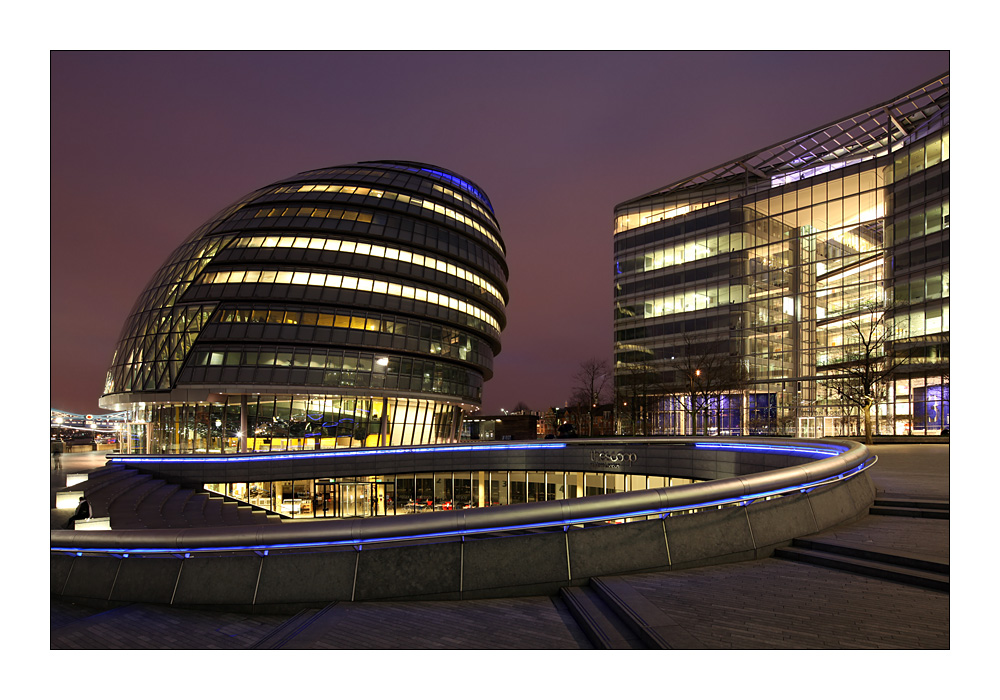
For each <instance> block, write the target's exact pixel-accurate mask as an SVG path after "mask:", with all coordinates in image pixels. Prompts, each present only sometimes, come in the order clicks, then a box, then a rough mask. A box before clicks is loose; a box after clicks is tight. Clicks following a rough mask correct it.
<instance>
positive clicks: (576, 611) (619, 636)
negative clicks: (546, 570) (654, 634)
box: [559, 586, 646, 649]
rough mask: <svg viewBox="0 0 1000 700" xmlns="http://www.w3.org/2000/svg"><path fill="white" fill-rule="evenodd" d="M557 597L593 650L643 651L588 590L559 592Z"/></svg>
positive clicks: (629, 631)
mask: <svg viewBox="0 0 1000 700" xmlns="http://www.w3.org/2000/svg"><path fill="white" fill-rule="evenodd" d="M559 597H560V598H561V599H562V600H563V602H564V603H566V607H567V608H569V611H570V613H571V614H572V615H573V619H574V620H576V622H577V624H578V625H580V629H582V630H583V633H584V634H586V635H587V638H588V639H589V640H590V641H591V643H592V644H593V645H594V647H595V648H597V649H645V648H646V645H645V644H643V643H642V640H640V639H639V637H638V635H636V633H635V632H633V631H632V629H631V628H630V627H629V626H628V625H627V624H625V621H624V620H622V619H621V618H620V617H618V615H616V614H615V612H614V611H613V610H612V609H611V608H610V607H609V606H608V604H607V603H605V602H604V600H603V599H602V598H601V597H600V596H599V595H597V592H596V591H594V590H593V589H592V588H590V587H589V586H574V587H571V588H562V589H560V590H559Z"/></svg>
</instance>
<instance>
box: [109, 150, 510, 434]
mask: <svg viewBox="0 0 1000 700" xmlns="http://www.w3.org/2000/svg"><path fill="white" fill-rule="evenodd" d="M507 276H508V271H507V265H506V262H505V248H504V243H503V239H502V238H501V235H500V226H499V224H498V222H497V219H496V216H495V214H494V212H493V207H492V205H491V203H490V200H489V198H488V197H487V196H486V194H485V193H484V192H483V190H482V189H481V188H480V187H478V186H477V185H476V184H474V183H473V182H472V181H470V180H468V179H467V178H464V177H462V176H460V175H458V174H456V173H454V172H451V171H448V170H445V169H443V168H438V167H435V166H431V165H427V164H423V163H414V162H408V161H376V162H363V163H357V164H355V165H347V166H338V167H333V168H324V169H320V170H311V171H307V172H303V173H300V174H298V175H295V176H294V177H290V178H287V179H284V180H281V181H279V182H276V183H274V184H271V185H268V186H266V187H263V188H261V189H259V190H257V191H255V192H252V193H250V194H249V195H247V196H246V197H243V198H242V199H240V200H239V201H237V202H236V203H234V204H232V205H231V206H229V207H227V208H226V209H224V210H223V211H222V212H220V213H219V214H218V215H216V216H215V217H213V218H212V219H210V220H209V221H208V222H207V223H205V224H204V225H202V226H201V227H200V228H199V229H197V230H196V231H195V232H194V233H193V234H191V236H190V237H188V239H187V240H186V241H185V242H184V243H182V244H181V245H180V247H178V248H177V250H175V251H174V253H173V254H172V255H171V256H170V257H169V258H168V259H167V261H166V262H165V263H164V264H163V265H162V267H160V269H159V270H158V271H157V272H156V274H155V275H154V276H153V279H152V280H151V281H150V282H149V284H148V285H147V287H146V289H145V290H144V291H143V292H142V294H141V295H140V296H139V298H138V300H137V301H136V303H135V306H134V307H133V309H132V311H131V312H130V314H129V316H128V319H127V320H126V322H125V325H124V328H123V330H122V333H121V337H120V338H119V340H118V343H117V346H116V348H115V352H114V356H113V358H112V360H111V366H110V369H109V370H108V374H107V380H106V383H105V388H104V393H103V396H102V397H101V400H100V405H101V407H102V408H105V409H107V410H113V411H121V410H126V411H129V416H130V421H129V423H130V426H129V434H130V440H129V441H128V443H129V444H128V445H127V446H124V447H125V449H126V450H128V451H130V452H149V453H188V452H206V453H211V452H219V453H229V452H236V451H274V450H279V451H280V450H302V449H326V448H333V447H360V446H379V445H401V444H426V443H438V442H448V441H452V440H454V439H455V438H456V437H457V435H458V434H459V429H460V425H461V420H462V416H463V414H465V413H468V412H471V411H475V410H478V408H479V405H480V402H481V397H482V385H483V382H484V381H485V380H486V379H489V378H490V377H491V376H492V367H493V357H494V355H496V354H497V353H498V352H499V351H500V332H501V331H502V330H503V328H504V325H505V323H506V318H505V315H504V307H505V305H506V303H507V300H508V295H507Z"/></svg>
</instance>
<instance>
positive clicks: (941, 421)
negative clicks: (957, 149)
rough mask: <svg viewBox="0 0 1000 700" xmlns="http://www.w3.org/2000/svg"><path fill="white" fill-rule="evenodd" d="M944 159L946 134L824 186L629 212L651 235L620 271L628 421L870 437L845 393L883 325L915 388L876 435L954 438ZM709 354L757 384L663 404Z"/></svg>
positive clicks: (888, 398) (802, 183) (849, 169)
mask: <svg viewBox="0 0 1000 700" xmlns="http://www.w3.org/2000/svg"><path fill="white" fill-rule="evenodd" d="M948 159H949V138H948V131H947V130H944V131H943V132H940V133H935V134H932V135H930V136H929V137H927V138H925V139H923V140H919V141H916V142H914V143H912V144H910V145H908V146H906V147H901V148H900V149H899V150H897V151H896V152H895V153H890V154H888V155H882V156H879V157H872V158H869V159H867V160H862V161H859V162H854V163H853V164H848V165H846V166H843V167H839V168H838V169H833V170H830V171H829V172H825V173H820V174H817V175H814V176H813V177H808V178H803V179H798V180H794V181H788V180H790V179H791V178H786V179H785V180H784V181H783V184H776V183H777V180H775V181H772V182H771V185H772V186H770V187H767V186H757V188H756V191H754V187H752V186H751V187H744V186H742V185H741V186H734V187H732V189H731V190H730V191H728V192H727V191H725V190H722V189H714V190H711V191H708V192H704V193H701V194H686V193H683V192H681V193H676V194H672V195H669V196H666V197H663V198H661V199H660V200H659V203H652V204H643V205H642V206H641V207H638V206H637V207H636V210H635V212H634V213H633V212H632V211H631V210H625V211H624V213H622V214H621V215H620V216H619V224H618V225H619V228H620V229H621V232H622V233H624V232H626V231H628V230H629V228H631V227H632V226H645V225H651V226H653V227H654V228H653V229H652V230H651V231H649V232H648V233H647V234H630V235H631V238H628V239H625V240H626V242H625V243H624V246H625V247H624V249H623V250H622V251H621V252H620V253H619V256H618V258H617V260H616V269H615V273H616V298H617V311H616V333H615V340H616V365H617V367H618V371H617V373H618V376H617V383H618V385H619V393H620V399H626V400H627V399H631V400H632V408H626V407H624V405H623V406H622V407H621V408H620V409H619V410H621V411H622V413H623V415H624V416H626V418H627V420H623V421H621V422H622V423H623V424H624V423H629V422H630V423H633V424H637V425H633V430H635V431H636V432H648V433H653V434H712V435H716V434H755V433H757V434H780V435H802V436H811V437H817V436H823V435H839V434H845V433H849V434H854V435H857V434H863V427H862V426H861V420H860V413H859V409H858V408H857V406H854V405H852V404H851V402H850V401H849V400H848V399H846V398H845V394H844V392H842V391H838V390H837V386H838V381H843V377H845V376H846V374H845V369H844V368H845V366H846V365H848V364H849V363H851V362H852V361H854V358H856V357H857V353H858V347H859V343H860V340H859V339H860V337H861V336H862V335H864V336H870V335H871V333H872V330H873V328H872V324H873V323H874V324H876V325H877V326H878V327H877V328H876V329H875V331H876V334H878V333H882V332H885V331H887V332H888V333H890V338H889V340H891V341H894V342H893V343H892V347H891V351H892V352H893V353H896V354H897V355H899V354H902V355H903V356H904V357H905V358H906V364H905V365H904V366H903V367H902V368H901V369H900V370H899V372H898V374H901V375H906V378H903V377H900V376H897V378H896V379H897V381H895V382H890V383H889V384H888V386H887V387H886V391H884V392H883V393H882V395H880V396H879V397H877V398H878V401H877V406H876V413H877V414H878V417H879V420H878V425H877V427H876V430H877V432H881V433H890V434H891V433H914V432H917V433H920V432H923V433H927V434H931V433H934V432H940V431H941V430H944V429H947V428H948V425H949V411H948V402H949V392H948V379H947V365H948V361H949V357H948V355H949V352H948V333H949V326H950V323H949V321H950V319H949V304H948V297H949V289H950V279H949V270H948V254H949V249H948V233H949V213H950V211H949V203H948ZM748 189H749V190H750V192H749V193H748V192H747V190H748ZM688 200H690V201H688ZM720 202H724V204H719V203H720ZM633 219H634V221H633ZM629 222H631V224H630V223H629ZM644 241H649V242H648V243H644ZM887 309H888V310H887ZM713 356H714V357H726V356H729V357H736V358H739V361H740V362H742V364H743V367H744V369H745V371H746V374H747V379H746V381H745V386H744V387H742V388H732V389H728V390H727V389H725V388H724V387H723V388H719V389H716V390H715V391H714V395H702V396H699V397H695V398H694V399H693V400H692V398H691V397H689V396H686V395H684V393H683V390H681V393H679V394H674V395H666V396H665V395H663V393H664V389H666V390H667V391H668V392H669V391H670V389H669V387H670V386H676V385H678V383H679V382H681V383H682V382H683V381H685V380H684V379H683V378H684V376H685V375H684V374H683V372H682V371H678V368H679V367H680V366H681V364H682V358H684V357H689V358H691V357H694V358H702V360H701V361H703V362H704V361H706V360H705V359H704V358H709V357H713ZM637 368H638V370H639V371H637ZM651 373H652V374H655V375H656V376H657V377H658V378H657V379H655V380H650V379H649V378H648V377H649V376H651ZM671 377H672V378H673V379H671ZM639 382H645V383H646V384H647V385H648V386H644V387H642V390H641V391H632V392H631V393H629V390H630V388H631V389H634V388H635V387H633V386H632V384H638V383H639ZM918 390H919V391H918ZM675 391H676V390H675ZM645 394H648V395H649V398H648V399H647V398H646V396H645ZM657 394H659V395H658V396H657ZM706 394H707V392H706ZM637 404H641V405H640V406H637ZM694 406H698V408H693V407H694ZM636 411H639V412H640V414H641V421H640V420H637V418H636V416H635V415H629V414H630V413H631V414H635V413H636ZM586 488H587V489H591V488H592V486H591V485H590V484H589V482H588V484H587V486H586Z"/></svg>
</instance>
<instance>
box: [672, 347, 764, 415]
mask: <svg viewBox="0 0 1000 700" xmlns="http://www.w3.org/2000/svg"><path fill="white" fill-rule="evenodd" d="M682 353H683V354H682V355H681V356H680V357H673V358H671V359H670V361H668V363H667V366H668V367H669V368H670V369H671V370H673V372H672V374H673V379H672V381H670V382H669V383H668V384H667V387H666V389H667V390H668V391H670V392H672V393H675V394H677V395H680V396H683V397H684V398H685V401H682V402H681V406H682V407H683V409H684V412H685V413H687V414H688V415H689V416H690V417H691V432H692V433H693V434H697V432H698V427H697V426H698V417H699V416H701V417H702V424H703V429H704V430H705V432H706V433H707V432H708V426H709V423H710V420H709V418H710V415H711V413H712V411H713V409H714V411H715V418H716V425H717V426H718V428H719V429H720V430H721V428H722V420H721V417H722V416H721V412H722V403H723V396H724V395H725V394H729V393H733V392H742V391H743V389H745V388H746V385H747V382H748V378H749V374H748V372H747V369H746V366H745V365H744V364H743V362H741V361H740V359H739V358H738V357H735V356H732V355H730V354H728V352H721V351H720V348H719V347H718V345H717V344H712V343H707V344H702V345H695V344H694V343H692V342H691V340H690V338H688V337H687V336H685V337H684V346H683V349H682Z"/></svg>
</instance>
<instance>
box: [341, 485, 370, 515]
mask: <svg viewBox="0 0 1000 700" xmlns="http://www.w3.org/2000/svg"><path fill="white" fill-rule="evenodd" d="M373 485H374V484H368V483H363V482H362V483H353V484H352V483H347V484H338V486H339V487H340V513H339V514H338V517H341V518H367V517H370V516H372V515H374V514H375V513H374V511H373V510H372V488H371V487H372V486H373Z"/></svg>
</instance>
